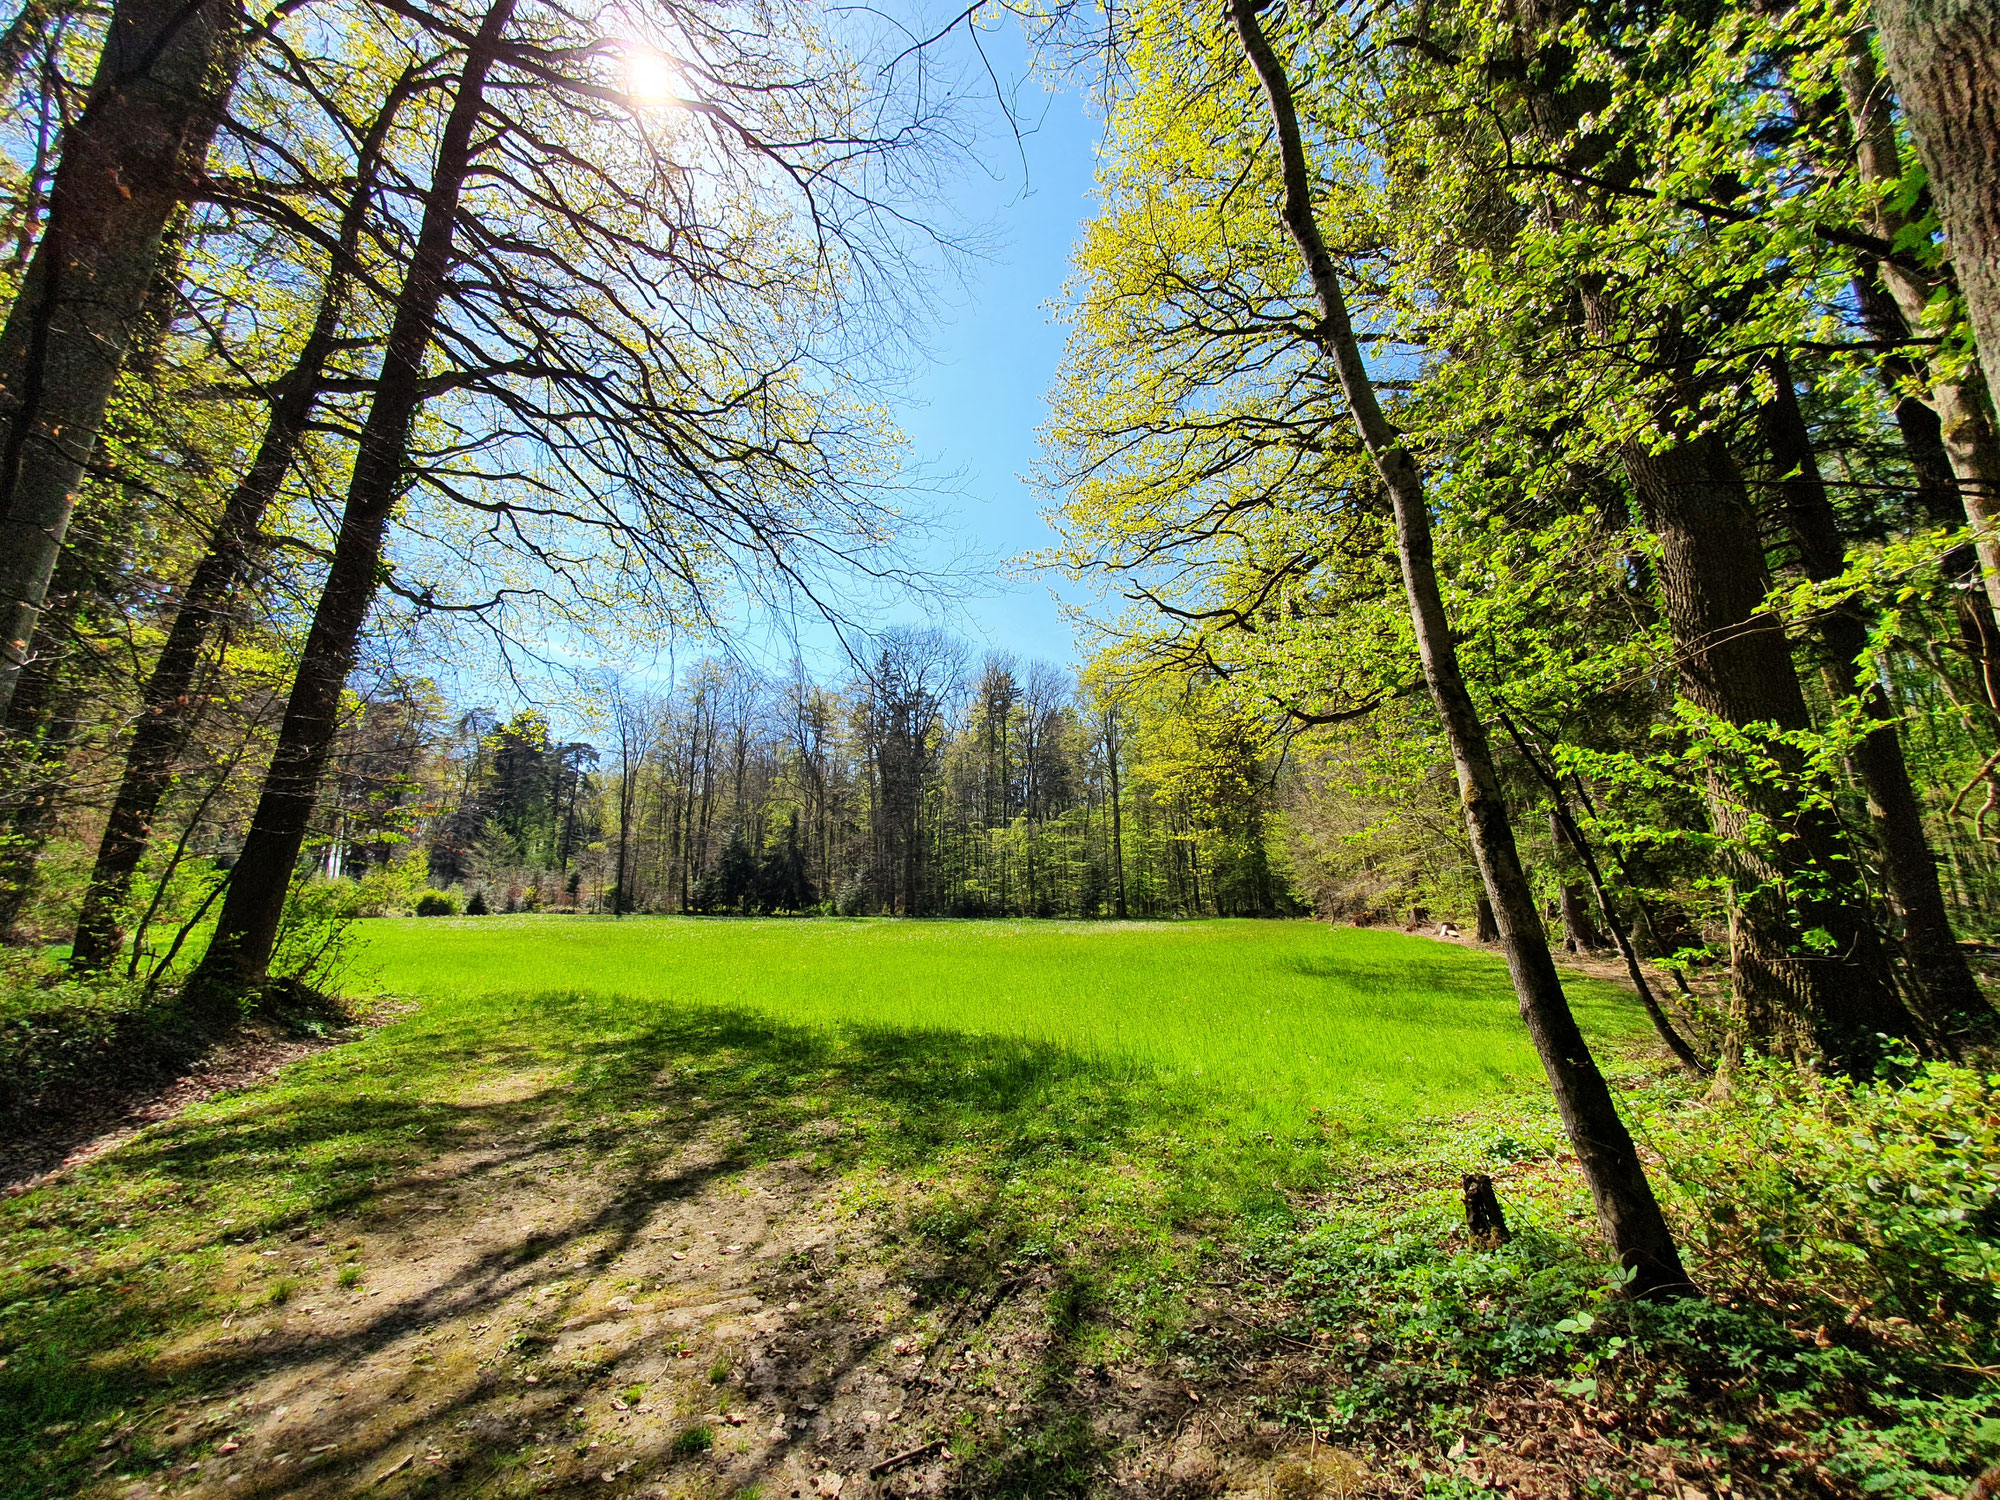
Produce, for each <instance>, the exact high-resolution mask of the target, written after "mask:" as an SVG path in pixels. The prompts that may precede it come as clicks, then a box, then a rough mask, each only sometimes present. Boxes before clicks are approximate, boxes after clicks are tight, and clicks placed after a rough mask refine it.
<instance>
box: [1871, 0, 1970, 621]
mask: <svg viewBox="0 0 2000 1500" xmlns="http://www.w3.org/2000/svg"><path fill="white" fill-rule="evenodd" d="M1952 4H1953V0H1945V3H1944V4H1942V5H1936V6H1935V8H1937V9H1950V8H1952ZM1933 6H1934V0H1919V4H1917V5H1915V6H1912V5H1908V4H1899V5H1898V6H1890V5H1878V6H1877V7H1876V11H1877V15H1878V19H1879V20H1881V22H1882V24H1883V29H1882V33H1881V34H1882V40H1883V44H1884V47H1885V49H1886V48H1887V47H1888V45H1889V43H1890V40H1891V38H1890V36H1889V30H1888V21H1889V16H1888V12H1890V11H1892V10H1896V9H1899V8H1900V9H1901V10H1903V11H1905V12H1913V11H1915V10H1919V9H1930V8H1933ZM1963 8H1964V9H1967V10H1970V9H1972V7H1963ZM1986 11H1987V15H1988V20H1989V23H1991V21H1992V19H1993V17H1994V16H1996V15H2000V10H1996V8H1995V7H1994V6H1992V5H1991V4H1989V5H1987V6H1986ZM1994 36H1995V33H1994V31H1993V30H1992V28H1991V25H1990V24H1989V34H1988V43H1989V61H1988V64H1987V66H1988V67H1989V69H1990V68H1992V67H1993V66H1994V63H1993V61H1992V59H1991V55H1990V54H1991V44H1992V43H1993V41H1994ZM1891 71H1892V72H1895V71H1896V67H1895V62H1894V60H1893V58H1892V60H1891ZM1947 71H1949V67H1948V66H1947ZM1962 81H1963V80H1961V82H1962ZM1933 82H1934V83H1936V84H1938V85H1939V86H1940V87H1942V88H1943V89H1944V91H1945V92H1946V93H1949V92H1950V91H1951V88H1952V87H1953V84H1952V83H1951V81H1950V80H1946V79H1938V80H1933ZM1840 83H1841V92H1842V96H1843V97H1844V99H1845V101H1846V104H1847V117H1848V121H1849V123H1850V124H1851V125H1852V126H1853V129H1854V154H1855V165H1856V167H1857V168H1858V169H1859V171H1860V173H1861V176H1862V179H1863V180H1864V181H1866V182H1869V183H1872V184H1874V185H1875V186H1876V187H1877V188H1879V189H1881V190H1883V191H1885V192H1886V191H1887V190H1888V189H1889V188H1890V187H1891V186H1892V185H1894V184H1899V183H1901V181H1902V178H1903V157H1902V151H1901V148H1900V147H1899V146H1898V144H1897V141H1896V122H1895V118H1894V114H1893V112H1892V109H1891V101H1890V99H1889V95H1888V90H1887V89H1886V88H1884V87H1883V84H1882V81H1881V78H1880V75H1879V74H1878V73H1877V71H1876V67H1875V53H1874V49H1873V47H1872V45H1871V43H1870V41H1869V38H1868V36H1867V35H1866V33H1860V34H1857V35H1856V36H1854V37H1853V38H1851V39H1850V41H1849V43H1848V51H1847V64H1846V66H1845V68H1843V69H1842V71H1841V79H1840ZM1985 86H1986V87H1989V88H1991V87H1995V86H1996V85H1995V83H1994V79H1993V77H1992V75H1990V74H1989V76H1988V79H1987V82H1986V85H1985ZM1903 106H1904V112H1905V115H1906V117H1907V118H1908V119H1909V121H1910V124H1911V126H1912V128H1913V129H1918V128H1919V127H1918V120H1917V115H1916V111H1915V109H1914V108H1913V107H1912V103H1911V100H1910V99H1909V98H1908V97H1907V95H1906V96H1905V97H1904V100H1903ZM1985 109H1986V126H1985V129H1986V131H1987V134H1986V136H1985V137H1984V138H1983V140H1981V141H1979V142H1978V143H1976V144H1977V154H1978V156H1979V158H1980V163H1981V169H1982V170H1983V171H1984V172H1985V173H1986V174H1987V184H1988V191H1989V192H1990V191H1991V188H1992V185H1993V184H1994V183H1996V182H2000V162H1996V159H1995V157H1994V155H1993V144H1994V141H1995V140H1996V139H2000V137H1996V136H1995V135H1994V134H1993V130H1994V128H1995V122H1996V120H2000V115H1996V114H1995V110H1996V109H2000V103H1996V101H1993V100H1988V101H1987V102H1986V105H1985ZM1918 146H1919V150H1920V151H1922V150H1923V136H1922V134H1921V132H1919V135H1918ZM1924 155H1925V164H1926V165H1927V166H1931V190H1932V192H1933V193H1934V194H1935V195H1936V196H1937V199H1938V203H1939V208H1940V210H1941V211H1943V212H1944V213H1945V231H1946V234H1947V236H1948V237H1949V238H1950V240H1951V244H1952V263H1953V264H1952V269H1953V273H1954V279H1955V280H1956V281H1957V282H1958V285H1959V289H1960V291H1961V293H1962V294H1963V295H1964V297H1965V300H1966V305H1967V307H1968V308H1970V307H1971V306H1972V301H1973V286H1972V283H1971V282H1969V281H1968V280H1967V277H1968V274H1970V275H1971V276H1972V277H1973V278H1974V279H1975V280H1977V279H1978V277H1979V276H1980V275H1981V273H1980V271H1979V268H1978V263H1977V255H1976V253H1973V252H1970V251H1968V250H1967V249H1966V248H1965V247H1964V246H1961V244H1960V243H1959V239H1958V236H1957V234H1956V233H1954V232H1953V220H1952V218H1951V215H1950V213H1949V211H1948V210H1947V202H1948V201H1949V199H1948V194H1947V191H1946V185H1945V184H1944V183H1943V182H1942V181H1941V180H1940V179H1939V175H1938V170H1937V168H1936V167H1935V166H1934V165H1932V163H1931V161H1930V153H1929V152H1928V151H1924ZM1974 196H1977V194H1976V193H1975V195H1974ZM1996 209H2000V200H1991V199H1989V204H1988V211H1989V213H1991V212H1993V211H1996ZM1976 218H1977V216H1976V215H1975V220H1976ZM1870 227H1871V228H1872V229H1873V230H1874V232H1875V234H1876V235H1877V237H1878V238H1881V239H1885V240H1894V239H1895V238H1896V237H1897V235H1899V234H1901V233H1902V231H1903V230H1904V229H1905V228H1907V227H1908V220H1907V219H1906V218H1905V217H1904V216H1903V215H1902V214H1901V213H1900V212H1897V211H1896V210H1894V209H1892V208H1891V206H1890V205H1889V203H1888V202H1887V200H1886V199H1878V200H1877V202H1876V205H1875V212H1874V221H1873V223H1872V224H1871V225H1870ZM1988 227H1989V229H1990V228H1991V227H1992V225H1990V224H1989V226H1988ZM1986 254H1987V262H1986V272H1985V273H1984V274H1985V276H1986V280H1987V289H1988V295H1989V296H1991V295H1994V294H1996V293H2000V287H1996V286H1994V285H1993V284H1992V283H1993V281H1994V278H1995V276H1996V275H2000V267H1996V266H1995V265H1994V263H1993V259H1992V257H1993V256H1994V255H1995V254H2000V241H1995V240H1993V239H1992V238H1990V237H1989V238H1988V240H1987V242H1986ZM1876 273H1877V275H1879V276H1880V278H1881V282H1882V285H1883V286H1884V287H1885V288H1886V289H1887V291H1888V293H1889V296H1890V298H1891V299H1892V301H1893V303H1894V306H1895V310H1896V311H1897V312H1899V313H1900V314H1901V315H1902V323H1903V325H1904V326H1903V332H1904V334H1905V335H1907V333H1908V331H1909V330H1910V329H1913V328H1918V327H1921V326H1922V323H1923V315H1924V309H1925V308H1926V307H1927V306H1928V305H1929V303H1930V300H1931V298H1932V297H1933V296H1934V295H1935V294H1936V292H1937V290H1938V284H1937V283H1936V282H1933V281H1930V280H1927V279H1925V278H1923V277H1920V276H1917V275H1914V274H1912V273H1911V272H1910V271H1908V270H1906V269H1904V268H1903V267H1902V266H1899V265H1897V264H1896V263H1895V262H1894V261H1889V260H1884V261H1880V262H1877V265H1876ZM1861 310H1862V315H1863V317H1864V318H1867V319H1868V320H1869V322H1870V323H1871V325H1874V324H1880V325H1882V326H1883V327H1884V330H1885V332H1886V330H1887V329H1888V327H1889V326H1890V325H1889V320H1888V317H1887V309H1884V308H1880V307H1871V299H1869V298H1868V297H1865V296H1864V297H1863V299H1862V302H1861ZM1995 316H1996V318H1997V319H2000V309H1995ZM1973 328H1974V333H1975V336H1976V337H1978V338H1979V358H1980V364H1981V366H1982V368H1983V369H1987V370H1990V369H1993V368H1995V366H1994V365H1993V364H1992V360H1993V359H1995V358H2000V338H1996V339H1994V340H1992V341H1989V340H1988V339H1987V338H1986V337H1985V336H1983V335H1981V334H1980V332H1979V324H1978V318H1977V315H1976V314H1975V315H1974V323H1973ZM1995 328H1996V329H2000V322H1996V324H1995ZM1876 336H1877V337H1878V338H1879V337H1882V336H1884V335H1883V334H1882V333H1878V334H1877V335H1876ZM1929 386H1930V393H1931V402H1932V405H1933V406H1934V408H1935V409H1936V412H1937V418H1938V434H1939V436H1940V437H1941V438H1942V440H1943V442H1944V448H1945V455H1946V458H1947V460H1948V462H1949V463H1950V465H1951V470H1952V474H1953V476H1954V477H1955V478H1956V480H1957V481H1958V485H1957V488H1958V493H1959V500H1960V503H1961V504H1962V505H1963V507H1964V513H1965V519H1966V520H1967V521H1969V522H1971V523H1972V524H1973V525H1974V526H1975V527H1978V528H1979V529H1980V530H1981V531H1982V532H1983V533H1984V534H1983V535H1982V536H1981V538H1980V540H1979V542H1978V551H1979V563H1980V573H1981V574H1982V576H1983V577H1984V578H1985V581H1986V595H1987V600H1988V602H1989V603H1990V604H1991V605H1992V607H1993V611H1994V613H1995V615H1996V616H2000V530H1996V528H2000V429H1996V428H1995V425H1994V421H1993V412H1992V403H1991V399H1990V396H1989V393H1988V390H1987V387H1986V382H1985V380H1984V379H1983V378H1982V377H1981V375H1980V374H1979V373H1978V372H1973V373H1972V374H1970V375H1968V376H1966V377H1965V378H1962V379H1943V378H1935V379H1932V380H1931V381H1930V383H1929ZM1898 415H1899V418H1900V412H1899V414H1898ZM1904 431H1905V436H1906V437H1907V435H1908V431H1909V429H1908V428H1907V427H1905V429H1904Z"/></svg>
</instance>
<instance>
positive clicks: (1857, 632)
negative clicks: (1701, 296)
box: [1760, 357, 2000, 1054]
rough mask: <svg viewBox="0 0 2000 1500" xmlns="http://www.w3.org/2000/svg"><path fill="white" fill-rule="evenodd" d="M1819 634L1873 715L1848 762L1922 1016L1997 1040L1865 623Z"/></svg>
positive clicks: (1798, 435)
mask: <svg viewBox="0 0 2000 1500" xmlns="http://www.w3.org/2000/svg"><path fill="white" fill-rule="evenodd" d="M1772 374H1773V376H1774V385H1775V388H1776V394H1775V396H1774V398H1773V399H1772V401H1771V402H1770V403H1769V404H1767V405H1766V406H1765V407H1764V408H1763V409H1762V412H1761V414H1760V415H1761V419H1762V425H1763V429H1764V441H1765V445H1766V447H1768V448H1769V450H1770V454H1771V460H1772V464H1773V468H1774V470H1775V474H1776V488H1777V490H1778V494H1779V496H1780V499H1781V502H1782V505H1783V510H1784V518H1785V525H1786V528H1787V529H1788V530H1789V531H1790V533H1791V536H1792V542H1793V545H1794V547H1795V548H1796V549H1797V552H1798V560H1799V567H1800V568H1801V570H1802V571H1803V572H1804V573H1805V575H1806V576H1807V577H1808V578H1811V579H1813V580H1815V581H1816V582H1824V581H1825V580H1827V579H1829V578H1837V577H1839V576H1840V574H1841V572H1842V571H1843V570H1844V569H1845V567H1846V563H1847V557H1846V548H1845V546H1844V545H1843V543H1842V540H1841V534H1840V522H1839V518H1838V517H1837V516H1836V515H1835V514H1834V509H1833V503H1832V501H1831V500H1830V499H1829V498H1828V496H1827V492H1826V482H1825V480H1824V478H1823V477H1822V476H1821V474H1820V468H1819V458H1818V455H1817V454H1816V453H1815V452H1814V450H1813V443H1812V434H1811V432H1810V431H1809V430H1808V429H1807V427H1806V423H1805V417H1804V415H1803V414H1802V413H1801V412H1800V410H1799V403H1798V396H1797V393H1796V392H1795V391H1794V390H1793V388H1792V375H1791V370H1790V369H1789V367H1788V366H1787V365H1786V362H1785V361H1784V359H1783V358H1782V357H1780V358H1777V359H1775V360H1774V361H1773V369H1772ZM1817 630H1818V634H1819V637H1820V641H1821V642H1822V644H1823V645H1824V646H1825V649H1826V659H1825V661H1824V663H1823V665H1822V668H1821V670H1822V672H1823V673H1824V675H1825V677H1826V683H1827V687H1828V689H1829V690H1830V691H1831V692H1832V694H1833V696H1834V698H1835V699H1836V700H1845V701H1852V700H1853V699H1855V698H1857V697H1859V698H1860V699H1861V704H1862V707H1863V709H1864V710H1865V711H1866V712H1867V714H1868V716H1869V718H1871V719H1873V720H1875V721H1876V726H1877V727H1876V728H1874V729H1872V730H1871V731H1869V733H1868V734H1867V735H1866V736H1865V737H1864V738H1863V739H1862V740H1861V742H1860V743H1859V744H1857V745H1856V746H1855V747H1854V749H1853V751H1852V753H1851V754H1850V756H1849V760H1850V763H1851V765H1852V766H1853V769H1854V774H1855V779H1856V780H1857V781H1859V782H1860V783H1861V790H1862V792H1863V793H1864V795H1865V796H1866V797H1867V799H1868V817H1869V821H1870V823H1871V824H1872V825H1873V826H1874V831H1875V842H1876V845H1877V847H1878V849H1879V850H1880V853H1881V859H1882V876H1883V880H1884V882H1885V884H1886V885H1887V886H1888V890H1889V897H1890V899H1891V900H1892V901H1894V902H1895V904H1896V906H1897V908H1898V909H1899V910H1900V911H1901V913H1902V917H1903V948H1904V952H1905V955H1906V956H1907V958H1908V960H1909V965H1910V974H1911V976H1912V977H1913V978H1914V980H1915V982H1916V988H1917V991H1918V993H1919V995H1920V997H1921V1002H1920V1005H1921V1010H1922V1012H1923V1015H1922V1019H1923V1021H1924V1022H1925V1023H1926V1025H1927V1026H1928V1028H1929V1030H1930V1031H1931V1033H1932V1035H1933V1037H1934V1038H1935V1039H1936V1040H1937V1042H1938V1043H1940V1044H1941V1045H1942V1046H1943V1047H1944V1048H1945V1049H1946V1050H1947V1051H1949V1052H1951V1053H1954V1054H1956V1053H1957V1052H1959V1051H1960V1050H1961V1049H1962V1048H1963V1047H1964V1046H1965V1045H1967V1044H1968V1043H1970V1044H1985V1043H1988V1042H1991V1041H1994V1040H1995V1039H1996V1036H2000V1016H1996V1015H1995V1014H1994V1011H1993V1007H1992V1006H1991V1005H1990V1004H1988V1003H1987V1000H1986V996H1985V994H1984V992H1983V991H1981V989H1980V988H1979V983H1978V981H1977V980H1975V979H1974V978H1973V977H1972V970H1971V968H1970V967H1969V966H1968V965H1967V964H1966V962H1965V955H1964V953H1963V952H1961V951H1960V949H1959V946H1958V941H1957V938H1956V936H1955V935H1954V934H1953V932H1952V930H1951V920H1950V918H1949V917H1948V916H1947V915H1946V913H1945V905H1944V891H1943V888H1942V887H1941V886H1940V885H1939V884H1938V873H1937V858H1936V856H1935V855H1934V854H1932V852H1931V846H1930V841H1929V839H1927V838H1926V837H1925V836H1924V823H1923V809H1922V806H1921V804H1920V802H1919V800H1918V797H1917V792H1916V788H1915V787H1914V786H1913V785H1912V784H1911V782H1910V772H1909V767H1908V766H1907V765H1906V764H1905V763H1904V760H1903V746H1902V741H1901V740H1900V738H1899V737H1898V735H1897V731H1896V720H1897V718H1898V715H1897V713H1896V711H1895V709H1894V708H1893V707H1892V706H1891V705H1890V703H1889V699H1888V696H1887V695H1886V694H1885V693H1884V692H1883V691H1882V688H1881V685H1880V684H1879V683H1877V682H1875V681H1874V680H1872V679H1871V680H1870V681H1868V682H1867V683H1866V684H1865V685H1864V684H1863V683H1862V682H1861V681H1860V679H1859V673H1858V671H1857V668H1856V663H1857V662H1858V661H1859V659H1860V657H1861V655H1862V653H1863V652H1864V651H1866V650H1867V648H1868V623H1867V621H1866V619H1864V618H1863V616H1862V614H1861V612H1860V610H1859V609H1858V608H1857V607H1855V606H1853V605H1852V604H1849V605H1843V606H1841V607H1838V608H1835V609H1831V610H1828V611H1827V612H1826V613H1825V614H1823V615H1822V616H1821V617H1820V619H1819V621H1818V622H1817Z"/></svg>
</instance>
